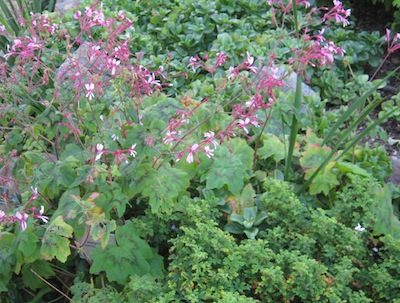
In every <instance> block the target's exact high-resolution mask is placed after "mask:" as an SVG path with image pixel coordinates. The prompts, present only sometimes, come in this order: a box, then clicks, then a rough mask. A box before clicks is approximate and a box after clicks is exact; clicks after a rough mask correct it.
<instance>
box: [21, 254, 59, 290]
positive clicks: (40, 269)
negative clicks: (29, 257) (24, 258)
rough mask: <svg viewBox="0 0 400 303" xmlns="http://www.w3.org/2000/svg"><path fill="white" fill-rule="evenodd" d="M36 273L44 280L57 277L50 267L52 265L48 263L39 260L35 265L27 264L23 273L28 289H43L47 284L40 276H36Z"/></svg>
mask: <svg viewBox="0 0 400 303" xmlns="http://www.w3.org/2000/svg"><path fill="white" fill-rule="evenodd" d="M34 272H35V273H37V274H38V275H40V276H41V277H42V278H44V279H47V278H50V277H52V276H54V275H55V273H54V271H53V269H52V268H51V266H50V263H48V262H46V261H43V260H37V261H35V262H33V263H29V264H26V265H25V266H24V267H23V268H22V271H21V273H22V280H23V281H24V284H25V285H26V286H27V287H29V288H31V289H33V290H35V289H38V288H42V287H43V286H44V285H45V283H44V282H43V281H42V280H40V279H39V278H38V276H37V275H35V274H34Z"/></svg>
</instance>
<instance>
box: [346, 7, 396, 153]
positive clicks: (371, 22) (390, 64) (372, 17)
mask: <svg viewBox="0 0 400 303" xmlns="http://www.w3.org/2000/svg"><path fill="white" fill-rule="evenodd" d="M351 7H352V15H353V17H354V19H355V29H356V30H360V31H369V32H373V31H379V32H380V34H381V35H385V34H386V28H390V24H391V22H392V21H393V12H392V11H387V10H385V7H384V6H383V5H382V4H377V5H372V4H371V3H370V1H353V3H352V4H351ZM384 51H385V50H384ZM385 54H386V52H385ZM385 54H384V55H385ZM399 65H400V51H397V52H395V53H393V54H391V55H390V57H389V58H388V60H387V61H386V62H385V63H384V65H383V66H382V68H381V69H380V70H379V71H378V73H377V75H376V78H383V77H384V76H385V75H387V73H388V72H390V71H392V70H394V69H395V68H396V67H398V66H399ZM365 72H366V73H367V74H369V75H370V76H372V75H373V74H374V72H375V69H373V68H372V67H366V68H365ZM398 92H400V74H398V75H396V76H394V77H392V78H390V79H389V82H388V86H387V87H386V88H385V89H384V90H382V91H381V94H382V96H383V97H384V98H390V97H391V96H393V95H395V94H397V93H398ZM378 112H379V109H377V111H376V112H374V113H373V114H372V117H373V118H376V117H377V116H378ZM381 126H382V127H383V128H384V129H385V130H386V132H387V135H388V138H392V139H396V140H400V121H397V120H395V119H389V121H388V122H386V123H384V124H382V125H381ZM364 142H369V143H370V145H371V146H373V144H374V143H375V142H378V143H379V144H381V145H384V146H385V148H386V151H387V153H388V155H389V156H396V157H397V158H400V144H397V145H390V144H389V143H388V142H387V141H383V140H380V139H379V138H371V137H369V138H366V140H364Z"/></svg>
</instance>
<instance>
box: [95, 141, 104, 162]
mask: <svg viewBox="0 0 400 303" xmlns="http://www.w3.org/2000/svg"><path fill="white" fill-rule="evenodd" d="M103 149H104V145H103V144H101V143H97V144H96V151H97V155H96V159H95V161H98V160H100V159H101V156H102V155H103V153H104V151H103Z"/></svg>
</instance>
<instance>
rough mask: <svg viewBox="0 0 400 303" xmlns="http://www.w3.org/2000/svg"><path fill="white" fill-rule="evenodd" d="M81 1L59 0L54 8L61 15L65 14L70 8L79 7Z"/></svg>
mask: <svg viewBox="0 0 400 303" xmlns="http://www.w3.org/2000/svg"><path fill="white" fill-rule="evenodd" d="M80 3H81V0H61V1H57V2H56V5H55V8H54V10H55V11H56V12H57V13H59V14H60V15H64V14H65V13H67V12H68V11H69V10H71V9H73V8H74V7H77V6H78V5H79V4H80Z"/></svg>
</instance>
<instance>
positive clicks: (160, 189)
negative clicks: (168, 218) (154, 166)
mask: <svg viewBox="0 0 400 303" xmlns="http://www.w3.org/2000/svg"><path fill="white" fill-rule="evenodd" d="M144 182H145V184H146V186H145V187H144V188H143V192H142V195H143V196H145V197H148V198H149V203H150V206H151V209H152V211H153V212H159V211H161V212H166V213H170V212H171V211H172V208H173V205H174V204H175V202H176V201H177V198H178V197H179V196H181V195H184V194H185V192H186V189H187V188H188V187H189V185H190V183H189V178H188V176H187V174H186V173H185V172H184V171H181V170H179V169H176V168H173V167H171V166H170V165H169V164H164V165H163V166H162V167H161V168H160V169H159V170H158V171H157V173H156V174H151V175H150V178H149V179H147V180H145V181H144Z"/></svg>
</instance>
